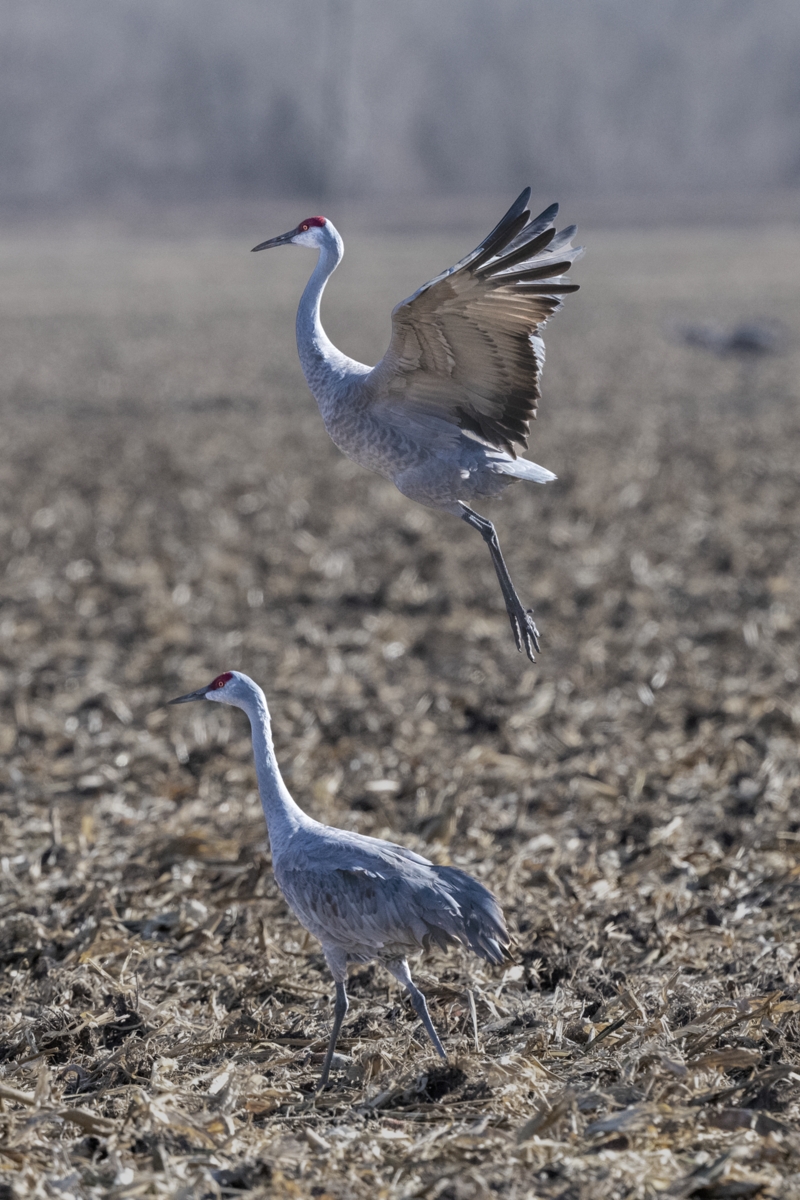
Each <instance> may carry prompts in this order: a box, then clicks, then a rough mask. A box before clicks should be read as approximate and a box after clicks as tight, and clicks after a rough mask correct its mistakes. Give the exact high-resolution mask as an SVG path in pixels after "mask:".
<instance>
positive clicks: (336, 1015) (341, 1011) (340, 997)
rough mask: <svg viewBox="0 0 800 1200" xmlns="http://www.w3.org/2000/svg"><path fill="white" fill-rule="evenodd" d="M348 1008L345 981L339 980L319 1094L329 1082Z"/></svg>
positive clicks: (318, 1086) (318, 1087)
mask: <svg viewBox="0 0 800 1200" xmlns="http://www.w3.org/2000/svg"><path fill="white" fill-rule="evenodd" d="M348 1008H349V1004H348V1000H347V991H346V989H345V986H344V980H343V979H342V980H340V979H337V980H336V1003H335V1004H334V1006H333V1029H332V1030H331V1040H330V1041H329V1042H328V1053H327V1054H326V1055H325V1062H324V1063H323V1064H322V1074H321V1075H320V1079H319V1083H318V1084H317V1091H318V1092H321V1091H322V1089H323V1088H324V1087H325V1084H326V1083H327V1082H328V1076H329V1075H330V1073H331V1063H332V1062H333V1052H334V1050H335V1049H336V1043H337V1041H338V1040H339V1030H340V1029H341V1028H342V1021H343V1020H344V1018H345V1014H346V1013H347V1009H348Z"/></svg>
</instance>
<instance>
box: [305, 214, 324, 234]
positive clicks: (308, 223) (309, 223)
mask: <svg viewBox="0 0 800 1200" xmlns="http://www.w3.org/2000/svg"><path fill="white" fill-rule="evenodd" d="M324 224H325V218H324V217H306V219H305V221H303V224H302V225H301V226H300V227H299V229H300V233H306V232H307V231H308V230H309V229H311V228H315V229H322V227H323V225H324Z"/></svg>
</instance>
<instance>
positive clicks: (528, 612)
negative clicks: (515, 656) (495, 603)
mask: <svg viewBox="0 0 800 1200" xmlns="http://www.w3.org/2000/svg"><path fill="white" fill-rule="evenodd" d="M506 611H507V612H508V616H509V620H510V621H511V630H512V632H513V634H514V641H515V642H516V643H517V649H518V650H520V651H521V650H523V649H524V651H525V653H526V654H527V656H528V658H529V659H530V660H531V662H536V658H535V657H534V651H536V653H537V654H538V653H539V652H540V651H541V646H540V645H539V630H538V629H537V628H536V622H535V621H534V619H533V609H532V608H523V605H522V601H521V600H520V598H519V596H516V595H515V596H514V600H513V601H509V600H506Z"/></svg>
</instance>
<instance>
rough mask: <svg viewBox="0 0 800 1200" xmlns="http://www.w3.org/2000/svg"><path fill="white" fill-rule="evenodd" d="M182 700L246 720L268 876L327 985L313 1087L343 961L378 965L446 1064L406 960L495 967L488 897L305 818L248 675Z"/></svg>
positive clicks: (501, 950) (397, 850)
mask: <svg viewBox="0 0 800 1200" xmlns="http://www.w3.org/2000/svg"><path fill="white" fill-rule="evenodd" d="M190 700H216V701H219V702H221V703H222V704H233V705H235V706H236V708H242V709H244V711H245V712H246V713H247V715H248V717H249V718H250V728H251V730H252V735H253V755H254V758H255V763H256V775H257V777H258V790H259V793H260V795H261V805H262V808H263V809H264V816H265V817H266V819H267V830H268V831H269V841H270V847H271V850H272V869H273V871H274V872H275V878H276V880H277V881H278V886H279V887H280V889H281V891H282V892H283V894H284V896H285V898H286V901H287V903H288V905H289V907H290V908H291V910H292V912H293V913H294V915H295V916H296V917H297V919H298V921H299V922H300V924H301V925H303V926H304V927H305V928H306V929H307V930H308V931H309V933H313V935H314V937H316V938H318V939H319V941H320V942H321V943H322V952H323V954H324V955H325V961H326V962H327V964H328V966H329V967H330V971H331V974H332V975H333V978H334V981H335V983H336V1003H335V1006H334V1010H333V1029H332V1030H331V1039H330V1043H329V1045H328V1052H327V1054H326V1055H325V1062H324V1064H323V1067H322V1076H321V1078H320V1082H319V1087H320V1088H323V1087H324V1086H325V1084H326V1083H327V1082H328V1075H329V1074H330V1069H331V1063H332V1061H333V1052H334V1050H335V1049H336V1041H337V1039H338V1037H339V1030H340V1029H341V1027H342V1021H343V1020H344V1016H345V1013H346V1012H347V1008H348V1003H347V991H346V989H345V979H346V977H347V964H348V962H357V963H365V962H371V961H372V960H373V959H377V960H378V961H379V962H381V963H383V965H384V966H385V967H386V969H387V971H389V972H390V973H391V974H392V975H394V977H395V979H397V980H398V982H400V983H402V984H403V986H404V987H405V988H406V989H407V990H408V993H409V995H410V997H411V1003H412V1004H413V1006H414V1010H415V1012H416V1014H417V1016H418V1017H419V1018H420V1020H421V1021H422V1023H423V1025H424V1026H425V1029H426V1030H427V1032H428V1036H429V1037H430V1039H431V1041H432V1042H433V1045H434V1048H435V1050H436V1053H437V1054H439V1055H440V1056H441V1057H442V1058H446V1057H447V1055H446V1054H445V1052H444V1049H443V1047H442V1043H441V1042H440V1041H439V1037H438V1034H437V1033H436V1030H435V1029H434V1027H433V1022H432V1021H431V1018H430V1014H429V1013H428V1006H427V1004H426V1003H425V997H424V996H423V994H422V992H421V991H420V990H419V988H417V987H416V986H415V985H414V982H413V980H412V978H411V975H410V973H409V970H408V962H407V955H409V954H414V953H416V952H417V951H419V950H424V949H427V948H428V947H429V946H431V945H437V946H439V947H441V948H442V949H446V948H447V947H448V946H449V945H454V944H456V943H459V942H460V943H461V945H463V946H467V947H469V949H470V950H473V951H474V952H475V953H476V954H478V955H480V957H481V958H485V959H486V960H487V961H488V962H492V963H501V962H503V959H504V958H505V957H506V956H507V954H508V949H509V946H510V944H511V942H510V938H509V935H508V930H507V929H506V926H505V922H504V920H503V913H502V911H501V909H500V905H499V904H498V903H497V901H496V900H495V898H494V896H493V895H492V893H491V892H490V891H487V889H486V888H485V887H484V886H483V885H482V884H480V883H478V882H477V880H475V879H473V878H472V877H471V876H470V875H467V874H466V872H464V871H459V870H458V868H457V867H440V866H437V865H436V864H435V863H432V862H429V861H428V859H427V858H423V857H422V855H421V854H414V852H413V851H412V850H406V849H405V848H404V847H403V846H395V845H394V843H393V842H384V841H382V840H381V839H380V838H372V837H364V836H363V835H362V834H360V833H351V832H350V831H349V830H347V829H332V828H331V827H330V826H329V825H322V824H320V822H319V821H314V820H313V819H312V818H311V817H308V816H306V814H305V813H304V812H303V810H302V809H301V808H299V807H298V806H297V804H295V802H294V800H293V799H292V797H291V796H290V795H289V790H288V788H287V787H286V784H285V783H284V782H283V778H282V777H281V773H280V770H279V768H278V763H277V759H276V758H275V748H274V746H273V744H272V734H271V731H270V717H269V709H268V708H267V701H266V698H265V696H264V693H263V692H262V690H261V688H260V687H259V686H258V684H256V683H254V682H253V680H252V679H250V678H249V677H248V676H247V675H243V674H242V673H241V672H239V671H226V672H225V673H224V674H222V675H218V676H217V678H216V679H213V680H212V681H211V683H209V684H208V686H207V687H203V688H200V689H199V690H198V691H196V692H190V693H189V694H188V695H186V696H178V697H177V699H175V700H170V701H169V703H170V704H186V703H187V702H188V701H190Z"/></svg>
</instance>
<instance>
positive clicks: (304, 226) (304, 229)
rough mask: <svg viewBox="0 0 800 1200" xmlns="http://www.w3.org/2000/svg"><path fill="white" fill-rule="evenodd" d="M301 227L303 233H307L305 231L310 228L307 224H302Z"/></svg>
mask: <svg viewBox="0 0 800 1200" xmlns="http://www.w3.org/2000/svg"><path fill="white" fill-rule="evenodd" d="M300 228H301V229H302V231H303V233H305V232H306V230H307V229H308V226H307V225H301V226H300Z"/></svg>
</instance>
